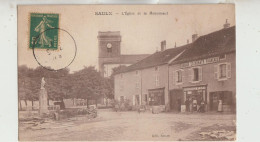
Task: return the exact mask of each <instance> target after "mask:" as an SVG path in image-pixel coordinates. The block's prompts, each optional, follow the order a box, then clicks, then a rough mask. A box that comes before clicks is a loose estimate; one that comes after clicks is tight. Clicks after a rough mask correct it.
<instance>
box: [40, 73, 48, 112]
mask: <svg viewBox="0 0 260 142" xmlns="http://www.w3.org/2000/svg"><path fill="white" fill-rule="evenodd" d="M44 85H45V80H44V77H43V78H42V81H41V90H40V93H39V114H40V115H42V114H44V113H48V95H47V91H46V89H45V88H44Z"/></svg>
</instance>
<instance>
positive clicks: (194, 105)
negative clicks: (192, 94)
mask: <svg viewBox="0 0 260 142" xmlns="http://www.w3.org/2000/svg"><path fill="white" fill-rule="evenodd" d="M192 104H193V111H197V100H196V99H193V102H192Z"/></svg>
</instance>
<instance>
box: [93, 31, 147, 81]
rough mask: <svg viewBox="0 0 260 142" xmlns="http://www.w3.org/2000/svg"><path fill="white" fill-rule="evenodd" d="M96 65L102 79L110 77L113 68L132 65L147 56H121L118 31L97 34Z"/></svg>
mask: <svg viewBox="0 0 260 142" xmlns="http://www.w3.org/2000/svg"><path fill="white" fill-rule="evenodd" d="M97 38H98V49H99V55H98V64H99V71H100V73H101V75H102V76H103V77H110V76H111V74H112V72H113V68H115V67H118V66H120V65H125V66H129V65H132V64H134V63H136V62H138V61H140V60H142V59H144V58H145V57H147V56H149V54H121V38H122V37H121V35H120V32H119V31H106V32H98V37H97Z"/></svg>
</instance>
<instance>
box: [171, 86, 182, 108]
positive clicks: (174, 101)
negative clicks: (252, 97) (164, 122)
mask: <svg viewBox="0 0 260 142" xmlns="http://www.w3.org/2000/svg"><path fill="white" fill-rule="evenodd" d="M169 98H170V109H171V110H172V111H179V109H180V105H181V104H182V103H183V90H182V89H174V90H171V91H170V96H169Z"/></svg>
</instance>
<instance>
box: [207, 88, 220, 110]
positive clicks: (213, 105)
mask: <svg viewBox="0 0 260 142" xmlns="http://www.w3.org/2000/svg"><path fill="white" fill-rule="evenodd" d="M209 96H210V110H212V111H217V110H218V100H219V94H218V93H217V92H210V94H209Z"/></svg>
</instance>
